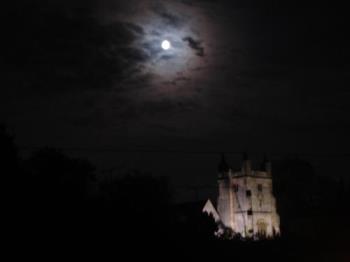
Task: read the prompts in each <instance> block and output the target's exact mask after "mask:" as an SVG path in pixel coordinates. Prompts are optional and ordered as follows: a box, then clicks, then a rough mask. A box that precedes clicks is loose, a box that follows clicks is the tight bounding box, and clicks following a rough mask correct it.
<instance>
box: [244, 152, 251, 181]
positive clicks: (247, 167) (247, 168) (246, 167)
mask: <svg viewBox="0 0 350 262" xmlns="http://www.w3.org/2000/svg"><path fill="white" fill-rule="evenodd" d="M251 171H252V165H251V162H250V160H249V158H248V154H247V153H246V152H244V153H243V165H242V172H243V173H244V174H246V175H250V173H251Z"/></svg>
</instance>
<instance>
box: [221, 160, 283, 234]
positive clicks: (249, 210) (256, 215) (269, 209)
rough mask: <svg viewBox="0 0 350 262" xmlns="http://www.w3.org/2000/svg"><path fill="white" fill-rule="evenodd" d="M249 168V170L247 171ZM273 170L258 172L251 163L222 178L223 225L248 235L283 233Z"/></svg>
mask: <svg viewBox="0 0 350 262" xmlns="http://www.w3.org/2000/svg"><path fill="white" fill-rule="evenodd" d="M245 171H247V172H245ZM272 186H273V185H272V176H271V172H266V171H254V170H251V169H250V166H249V163H248V164H245V166H244V165H243V168H242V170H241V171H239V172H235V173H232V172H231V171H229V172H228V174H227V176H226V179H220V180H219V197H218V205H217V210H218V213H219V215H220V218H221V220H222V222H223V224H224V225H225V226H227V227H230V228H231V229H233V231H235V232H236V233H240V234H241V235H242V236H244V237H248V236H249V237H252V236H257V235H265V236H269V237H272V236H274V235H276V234H279V233H280V229H279V228H280V226H279V216H278V214H277V210H276V200H275V198H274V196H273V190H272V188H273V187H272Z"/></svg>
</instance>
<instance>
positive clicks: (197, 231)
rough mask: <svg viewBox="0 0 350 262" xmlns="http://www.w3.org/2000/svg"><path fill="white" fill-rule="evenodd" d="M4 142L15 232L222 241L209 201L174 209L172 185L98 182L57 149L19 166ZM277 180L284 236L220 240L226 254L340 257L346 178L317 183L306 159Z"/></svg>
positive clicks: (289, 165)
mask: <svg viewBox="0 0 350 262" xmlns="http://www.w3.org/2000/svg"><path fill="white" fill-rule="evenodd" d="M0 143H1V147H0V154H1V155H0V157H1V177H2V181H3V183H2V189H3V192H4V193H5V207H6V209H7V210H8V211H9V212H5V214H6V215H5V218H6V219H7V221H8V225H9V228H11V230H13V232H15V231H17V232H18V233H20V234H22V233H23V234H28V233H29V234H33V233H34V234H35V235H38V234H39V235H40V234H42V235H45V236H46V237H52V236H57V235H59V236H64V237H65V238H66V239H69V238H71V237H78V238H84V237H86V238H91V237H93V238H94V239H107V238H111V239H114V240H120V239H124V240H125V239H137V240H138V241H140V240H142V241H148V240H159V241H161V240H180V241H182V242H188V241H191V240H197V241H198V240H215V237H214V234H213V232H215V231H216V230H217V226H216V224H215V223H214V221H213V219H212V218H211V217H209V216H206V215H204V214H203V213H201V209H202V207H203V204H204V202H197V203H184V204H174V203H173V201H172V190H171V188H170V187H169V183H168V181H167V179H165V178H162V177H154V176H152V175H146V174H143V173H142V172H139V171H127V172H121V173H120V174H118V175H117V176H107V177H106V179H104V180H102V181H98V180H97V177H96V170H95V168H94V166H93V165H92V164H91V163H90V162H89V161H87V160H82V159H78V158H72V157H69V156H67V155H65V154H64V153H62V152H60V151H58V150H56V149H52V148H44V149H41V150H38V151H37V152H35V153H33V154H32V155H31V156H30V157H28V158H27V159H20V158H19V156H18V152H17V149H16V146H15V144H14V142H13V137H12V136H11V135H9V134H8V132H7V131H6V128H5V127H3V126H2V127H1V128H0ZM274 174H277V175H275V176H274V178H275V179H274V184H275V186H274V188H275V195H276V198H277V203H278V211H279V214H280V217H281V227H282V237H281V238H279V239H277V240H266V241H261V242H259V243H255V242H254V241H247V240H245V241H243V242H242V241H241V240H240V239H238V238H236V239H234V240H233V241H229V243H225V244H222V241H217V243H221V244H220V246H221V248H222V247H225V246H227V245H228V246H229V248H230V250H236V251H235V252H236V253H235V254H236V255H238V254H241V253H242V252H243V250H246V249H245V247H252V248H255V249H256V250H260V251H261V252H263V253H264V254H268V255H269V256H272V255H273V254H275V255H276V256H277V257H279V256H281V255H283V254H286V253H287V254H288V256H289V257H290V258H295V257H296V256H301V254H303V256H304V257H312V256H313V255H315V254H316V250H317V249H319V248H320V247H324V249H323V251H330V250H337V251H336V253H337V254H338V253H339V252H338V250H342V249H341V246H342V245H343V244H344V243H346V236H347V231H348V228H349V227H348V224H347V222H348V219H349V207H348V206H349V205H348V203H347V202H346V201H347V199H349V187H348V185H347V184H345V183H344V181H343V180H341V179H338V180H335V179H331V178H325V177H317V176H316V175H315V174H314V173H313V169H312V167H311V166H310V165H309V164H308V163H307V162H305V161H302V160H300V159H287V160H285V161H281V162H280V163H278V164H276V165H275V169H274ZM215 245H216V246H218V245H217V244H215ZM343 250H345V248H344V249H343ZM244 252H245V251H244ZM227 254H228V255H229V253H227ZM321 254H322V256H323V255H324V254H323V253H321ZM330 254H334V253H330ZM339 254H340V253H339ZM250 255H251V256H255V255H256V254H255V253H254V252H253V253H252V254H250ZM319 255H320V254H319Z"/></svg>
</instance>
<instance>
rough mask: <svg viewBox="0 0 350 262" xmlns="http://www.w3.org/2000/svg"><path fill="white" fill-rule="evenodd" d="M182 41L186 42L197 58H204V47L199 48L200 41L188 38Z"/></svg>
mask: <svg viewBox="0 0 350 262" xmlns="http://www.w3.org/2000/svg"><path fill="white" fill-rule="evenodd" d="M183 41H185V42H187V43H188V45H189V47H191V48H192V49H193V50H195V51H196V54H197V55H198V56H204V47H202V46H201V42H200V41H196V40H194V39H193V38H192V37H190V36H187V37H185V38H183Z"/></svg>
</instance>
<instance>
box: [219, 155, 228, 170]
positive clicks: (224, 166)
mask: <svg viewBox="0 0 350 262" xmlns="http://www.w3.org/2000/svg"><path fill="white" fill-rule="evenodd" d="M229 169H230V167H229V165H228V164H227V162H226V158H225V155H224V154H221V161H220V163H219V165H218V171H219V173H221V174H222V173H226V172H228V171H229Z"/></svg>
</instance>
